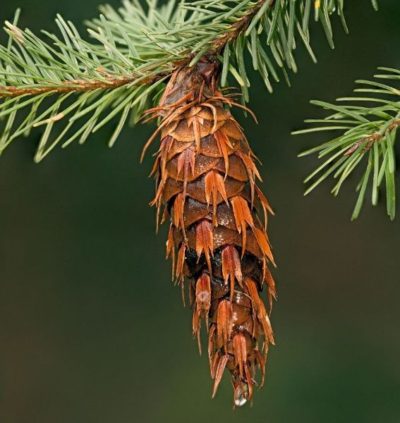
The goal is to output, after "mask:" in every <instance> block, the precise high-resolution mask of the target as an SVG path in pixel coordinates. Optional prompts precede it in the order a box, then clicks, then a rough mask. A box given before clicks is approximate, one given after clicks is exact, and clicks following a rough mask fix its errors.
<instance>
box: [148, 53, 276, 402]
mask: <svg viewBox="0 0 400 423" xmlns="http://www.w3.org/2000/svg"><path fill="white" fill-rule="evenodd" d="M217 74H218V65H217V64H216V63H214V62H213V61H211V60H202V61H200V62H199V63H198V64H197V65H196V66H195V67H193V68H182V69H180V70H178V71H176V72H175V73H174V74H173V75H172V77H171V79H170V81H169V82H168V84H167V87H166V89H165V92H164V94H163V96H162V98H161V100H160V105H159V107H156V108H154V109H151V110H149V112H148V113H149V116H150V117H151V118H152V117H160V118H161V121H160V125H159V127H158V130H157V131H156V132H155V134H154V135H153V136H152V138H151V139H150V140H149V141H148V143H147V145H146V146H145V149H144V151H145V150H146V149H147V147H148V146H149V145H150V143H151V142H152V141H153V140H154V139H155V137H156V136H157V135H158V134H161V143H160V148H159V150H158V152H157V157H156V161H155V164H154V168H153V171H152V174H153V175H155V176H156V179H157V191H156V195H155V198H154V200H153V202H152V204H153V205H155V206H156V207H157V210H158V216H159V215H160V214H161V220H162V221H165V220H166V219H167V218H168V217H169V219H170V229H169V234H168V240H167V257H172V262H173V264H172V266H173V269H172V271H173V277H174V278H176V280H177V282H178V283H179V284H180V285H181V286H182V288H183V287H184V282H185V280H187V281H189V283H190V299H191V305H192V308H193V321H192V327H193V333H194V335H195V336H196V337H197V338H198V342H199V348H200V350H201V342H200V326H201V321H202V319H204V320H205V325H206V329H207V331H208V356H209V362H210V370H211V377H212V379H213V380H214V387H213V393H212V395H213V397H214V395H215V394H216V391H217V388H218V385H219V383H220V381H221V378H222V375H223V373H224V370H225V368H228V369H229V371H230V373H231V376H232V384H233V389H234V404H235V405H236V406H241V405H243V404H245V403H246V402H247V401H248V400H249V399H251V398H252V395H253V387H254V385H255V384H256V382H255V377H256V371H257V368H258V369H259V370H260V373H261V385H262V384H263V383H264V375H265V363H266V358H267V351H268V346H269V344H274V338H273V332H272V328H271V324H270V320H269V317H268V313H267V311H266V307H265V305H264V302H263V301H262V299H261V296H260V293H261V291H262V290H263V286H264V285H265V286H266V290H267V297H268V301H269V308H270V309H271V306H272V300H273V298H275V283H274V280H273V278H272V276H271V273H270V271H269V269H268V266H267V264H268V263H269V262H271V263H274V261H273V256H272V253H271V248H270V244H269V240H268V237H267V235H266V231H265V229H266V220H267V214H268V212H272V211H271V209H270V206H269V204H268V201H267V199H266V198H265V196H264V195H263V194H262V192H261V191H260V189H259V188H258V187H257V185H256V179H257V178H258V179H260V177H259V173H258V171H257V168H256V166H255V164H254V159H255V156H254V154H253V152H252V151H251V149H250V146H249V144H248V142H247V140H246V137H245V135H244V133H243V131H242V129H241V127H240V126H239V124H238V123H237V122H236V120H235V119H234V117H233V116H232V115H231V113H230V111H229V107H230V106H233V105H237V104H236V103H235V102H234V101H233V100H232V97H225V96H223V95H222V94H221V92H220V91H218V89H217V80H218V77H217ZM239 106H240V105H239ZM161 208H162V209H163V210H162V211H161ZM257 210H258V211H262V213H263V215H264V223H261V220H260V218H259V216H258V213H257Z"/></svg>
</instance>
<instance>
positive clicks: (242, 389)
mask: <svg viewBox="0 0 400 423" xmlns="http://www.w3.org/2000/svg"><path fill="white" fill-rule="evenodd" d="M248 397H249V388H248V386H247V383H242V382H241V383H240V384H239V385H238V386H236V388H235V394H234V402H235V405H236V407H242V406H243V405H245V404H246V402H247V400H248Z"/></svg>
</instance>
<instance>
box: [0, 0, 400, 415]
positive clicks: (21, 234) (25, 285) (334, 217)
mask: <svg viewBox="0 0 400 423" xmlns="http://www.w3.org/2000/svg"><path fill="white" fill-rule="evenodd" d="M111 3H112V4H114V5H116V6H118V1H117V0H113V1H112V2H111ZM346 3H348V21H349V24H350V27H351V35H350V36H345V35H344V34H343V32H342V31H341V29H340V28H339V25H337V31H336V50H335V51H331V50H329V49H328V47H327V45H326V43H325V40H324V36H323V34H322V33H321V31H320V29H319V28H316V29H315V31H314V45H315V47H316V51H317V53H318V58H319V64H318V65H313V64H312V63H311V61H310V60H309V59H308V57H307V56H306V54H304V52H301V53H298V59H299V65H300V72H299V75H298V76H294V77H293V78H292V82H293V86H292V88H288V87H286V86H285V85H284V84H283V83H282V84H280V85H278V86H276V90H275V93H274V94H273V95H269V94H268V93H267V92H266V91H265V89H264V88H263V86H262V85H261V83H260V82H259V81H258V79H257V77H255V78H253V81H254V84H253V86H252V90H251V94H252V103H251V106H252V108H253V109H254V111H255V112H256V114H257V115H258V117H259V121H260V124H259V125H258V126H256V125H254V124H253V123H252V122H251V121H250V120H249V119H247V120H246V119H245V118H244V117H243V116H242V115H240V114H238V116H239V119H240V121H241V123H243V125H244V126H245V128H246V131H247V135H248V138H249V140H250V141H251V142H252V145H253V147H254V149H255V151H256V153H257V154H258V156H259V157H260V158H261V159H262V161H263V164H264V166H263V167H262V175H263V177H264V180H265V183H264V188H265V190H266V192H267V194H268V195H269V197H270V200H271V202H272V204H273V206H274V208H275V210H276V217H275V218H273V219H272V220H271V223H270V236H271V240H272V242H273V247H274V251H275V255H276V259H277V262H278V265H279V268H278V269H277V270H276V272H275V275H276V279H277V283H278V289H279V301H278V303H277V304H276V306H275V309H274V313H273V324H274V328H275V332H276V339H277V346H276V347H275V348H273V350H272V352H271V354H270V361H269V364H268V377H267V383H266V387H265V388H264V389H263V390H262V391H261V392H257V393H256V396H255V403H254V406H253V407H252V408H249V407H248V408H245V409H240V410H237V411H236V412H232V410H231V388H230V384H229V382H228V379H227V378H226V380H225V381H224V383H223V386H222V389H221V390H220V392H219V394H218V396H217V398H216V399H215V400H213V401H212V400H211V399H210V380H209V375H208V365H207V359H206V357H205V356H203V357H201V358H199V357H198V353H197V350H196V345H195V343H194V342H193V340H192V337H191V332H190V320H191V319H190V312H189V310H188V309H184V308H183V307H182V305H181V300H180V292H179V290H178V289H177V288H174V287H173V286H172V285H171V283H170V264H169V263H167V262H165V261H164V244H165V232H164V231H163V232H162V233H161V234H160V235H159V236H156V235H155V233H154V211H153V210H150V209H149V208H148V202H149V200H150V199H151V197H152V192H153V182H152V181H151V180H149V179H148V178H147V174H148V172H149V170H150V166H151V160H150V156H149V157H147V159H146V161H145V163H144V164H143V165H139V154H140V150H141V148H142V146H143V144H144V142H145V140H146V139H147V137H148V136H149V134H150V133H151V132H152V130H153V128H152V127H151V126H138V127H136V128H133V129H132V128H127V129H126V130H124V132H123V133H122V135H121V136H120V139H119V142H118V143H117V144H116V146H115V147H114V148H113V149H111V150H110V149H109V148H108V147H107V146H106V144H105V141H106V140H107V136H109V135H110V133H111V131H112V128H111V127H108V128H107V129H106V130H104V131H103V132H102V133H100V134H98V135H96V136H93V137H92V138H91V139H90V140H89V141H88V142H87V144H85V145H84V146H78V145H74V146H71V147H70V148H69V149H67V150H63V151H61V150H56V151H55V152H54V153H52V154H51V155H50V157H49V158H47V159H46V160H45V161H44V162H42V163H41V164H39V165H35V164H34V163H33V161H32V156H33V151H34V148H35V145H36V143H37V142H38V137H39V134H40V132H36V133H35V134H33V135H32V136H31V137H30V139H26V140H25V139H23V140H20V141H19V142H16V143H15V144H14V145H13V146H12V147H11V148H10V149H9V150H8V151H6V153H5V154H4V156H3V157H2V158H1V162H0V234H1V235H0V422H1V423H127V422H136V421H137V422H142V423H147V422H166V423H169V422H177V423H179V422H196V423H197V422H204V421H208V422H217V421H218V422H221V423H222V422H228V421H229V422H230V421H233V422H250V421H252V422H270V423H287V422H289V423H291V422H297V423H303V422H304V423H313V422H318V423H320V422H321V423H322V422H323V423H330V422H332V423H333V422H335V423H336V422H351V423H356V422H374V423H375V422H383V423H395V422H400V363H399V357H400V339H399V321H400V318H399V305H398V303H399V294H400V283H399V282H400V278H399V245H400V235H399V225H400V220H396V221H395V222H393V223H391V222H390V221H389V220H388V219H387V218H386V215H385V210H384V201H382V202H381V205H380V206H379V207H377V208H374V209H373V208H371V207H370V206H369V205H368V206H367V207H366V208H365V209H364V211H363V213H362V215H361V217H360V219H359V221H357V222H356V223H350V221H349V218H350V212H351V208H352V206H353V203H354V201H355V194H354V186H355V183H356V180H352V181H351V184H349V185H347V186H346V188H345V189H344V191H343V192H342V194H341V195H340V196H339V198H338V199H334V198H333V197H331V196H330V195H329V184H325V185H323V186H322V187H321V188H320V189H319V190H317V191H316V192H315V193H314V194H312V195H311V196H310V197H307V198H303V195H302V193H303V186H302V182H301V181H302V179H303V178H304V177H305V175H306V174H307V172H309V171H310V170H311V168H312V167H313V166H315V164H316V160H315V158H307V159H297V158H296V155H297V154H298V153H299V152H300V151H301V150H302V149H304V148H305V147H309V146H311V145H313V144H314V143H316V142H318V137H303V138H300V137H296V138H295V137H291V136H290V135H289V133H290V130H292V129H295V128H299V127H301V126H302V120H303V119H304V118H305V117H310V116H313V115H315V114H316V113H318V111H317V110H314V109H313V108H312V107H310V105H309V103H308V100H309V99H311V98H320V99H327V100H333V99H334V98H335V97H337V96H342V95H347V94H350V91H351V89H352V87H353V81H354V80H355V79H356V78H360V77H361V78H369V77H371V75H372V74H373V72H374V69H375V67H377V66H379V65H386V66H393V67H395V66H397V67H399V66H400V54H399V53H400V27H399V22H400V21H399V19H400V4H399V2H398V0H387V1H381V11H380V12H379V13H375V12H373V11H372V9H371V8H370V7H369V2H368V1H367V0H363V1H361V0H358V1H347V2H346ZM17 6H21V7H22V8H23V19H22V23H23V25H24V26H25V25H26V26H29V27H30V28H32V29H34V30H39V29H40V28H44V27H45V28H51V29H52V28H54V24H53V22H52V20H53V17H54V15H55V13H56V12H61V13H62V14H63V15H64V16H65V17H67V18H69V19H72V20H73V21H75V22H82V21H83V20H84V19H86V18H90V17H92V16H94V15H95V13H97V11H96V7H97V0H85V1H82V0H69V1H62V2H54V1H51V0H1V6H0V19H1V20H2V21H3V20H5V19H8V18H10V17H11V15H12V13H13V10H14V9H15V8H16V7H17Z"/></svg>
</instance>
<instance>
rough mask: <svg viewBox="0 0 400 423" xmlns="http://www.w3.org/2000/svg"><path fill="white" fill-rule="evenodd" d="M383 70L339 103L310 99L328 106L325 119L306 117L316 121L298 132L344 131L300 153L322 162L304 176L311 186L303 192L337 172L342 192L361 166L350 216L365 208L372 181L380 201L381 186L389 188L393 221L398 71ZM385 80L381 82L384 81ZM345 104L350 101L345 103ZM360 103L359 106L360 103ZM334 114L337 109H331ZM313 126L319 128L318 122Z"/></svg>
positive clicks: (388, 205)
mask: <svg viewBox="0 0 400 423" xmlns="http://www.w3.org/2000/svg"><path fill="white" fill-rule="evenodd" d="M379 70H380V71H381V73H379V74H377V75H375V78H376V80H373V81H366V80H359V81H356V82H357V83H358V84H359V86H360V87H359V88H357V89H355V92H357V93H360V94H361V95H359V96H355V97H344V98H339V99H337V101H338V102H339V103H335V104H330V103H325V102H322V101H312V104H314V105H316V106H319V107H322V108H323V109H325V110H328V111H329V112H330V113H331V114H329V115H328V116H327V117H326V118H324V119H308V120H306V122H308V123H310V124H312V125H313V127H311V128H308V129H303V130H300V131H296V132H294V134H310V133H313V132H320V131H341V132H342V133H341V135H339V136H337V137H334V138H333V139H330V140H329V141H327V142H325V143H324V144H322V145H318V146H317V147H314V148H312V149H310V150H308V151H305V152H304V153H302V154H301V155H300V156H305V155H308V154H313V153H318V157H319V158H320V159H323V160H324V161H323V163H322V164H321V165H320V166H319V167H318V168H317V169H316V170H315V171H314V172H312V173H311V174H310V175H309V176H308V177H307V178H306V180H305V182H306V183H311V185H310V186H309V187H308V189H307V190H306V192H305V194H308V193H309V192H311V191H312V190H313V189H314V188H315V187H317V186H318V185H319V184H320V183H321V182H322V181H324V180H325V179H326V178H328V176H331V175H333V177H334V179H336V181H337V182H336V184H335V185H334V187H333V189H332V193H333V194H334V195H335V196H336V195H338V194H339V191H340V188H341V187H342V184H343V183H344V182H345V181H346V180H347V179H348V178H349V177H350V175H352V174H353V173H354V172H355V170H356V169H362V171H361V174H362V176H361V179H360V182H359V184H358V185H357V191H358V196H357V201H356V205H355V208H354V211H353V215H352V219H353V220H354V219H356V218H357V217H358V216H359V214H360V211H361V208H362V205H363V203H364V198H365V195H366V192H367V188H368V185H369V186H370V188H371V201H372V204H373V205H376V204H377V203H378V196H379V191H380V189H381V187H382V185H384V186H385V190H386V209H387V213H388V215H389V217H390V218H391V219H392V220H393V219H394V217H395V211H396V190H395V171H396V162H395V153H394V146H395V142H396V135H397V130H398V128H399V126H400V86H399V82H400V70H398V69H392V68H379ZM380 81H383V82H380ZM343 103H349V104H344V105H343ZM360 104H361V105H360ZM332 112H333V113H332ZM314 125H315V126H314Z"/></svg>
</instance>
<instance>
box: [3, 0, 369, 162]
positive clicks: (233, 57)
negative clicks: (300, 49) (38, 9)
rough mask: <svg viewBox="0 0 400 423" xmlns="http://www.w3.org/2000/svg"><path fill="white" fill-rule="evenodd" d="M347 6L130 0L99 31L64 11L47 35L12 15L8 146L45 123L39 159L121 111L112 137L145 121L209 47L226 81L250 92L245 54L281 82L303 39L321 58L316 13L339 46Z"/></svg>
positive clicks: (103, 18)
mask: <svg viewBox="0 0 400 423" xmlns="http://www.w3.org/2000/svg"><path fill="white" fill-rule="evenodd" d="M373 4H375V2H374V1H373ZM375 6H376V4H375ZM362 7H364V6H362ZM343 8H344V0H320V1H319V0H317V1H312V0H275V1H273V0H258V1H249V0H218V1H216V0H196V1H192V2H185V1H180V2H177V1H174V0H170V1H169V2H168V3H167V4H166V5H164V6H158V5H157V3H156V1H154V0H147V4H146V5H145V7H143V6H142V5H141V3H140V2H139V1H137V0H132V1H128V0H126V1H124V2H123V6H122V7H121V8H120V9H118V10H117V11H116V10H114V9H113V8H112V7H110V6H103V7H102V8H101V15H100V17H99V18H97V19H95V20H93V21H90V22H88V23H87V27H88V32H89V36H90V37H91V41H87V40H86V39H84V38H82V37H81V35H80V34H79V32H78V30H77V29H76V27H75V26H74V25H73V24H72V23H71V22H66V21H65V20H64V19H63V18H62V17H61V16H58V17H57V19H56V22H57V25H58V28H59V32H60V35H58V36H56V35H54V34H50V33H48V32H46V31H43V34H42V37H41V38H39V37H38V36H36V35H35V34H33V33H32V32H31V31H29V29H26V30H21V29H20V28H18V27H17V22H18V15H19V12H17V14H16V17H15V19H14V21H13V22H12V23H9V22H6V25H5V30H6V31H7V33H8V35H9V41H8V43H7V45H5V46H0V99H1V98H2V100H0V119H2V120H3V122H4V125H3V129H2V135H1V138H0V154H1V153H2V152H3V151H4V149H5V148H6V147H7V146H8V145H10V144H11V143H12V141H14V140H15V139H17V138H18V137H20V136H21V135H28V134H29V133H30V131H31V129H32V128H34V127H37V126H42V127H43V135H42V137H41V140H40V142H39V146H38V149H37V153H36V156H35V160H36V161H40V160H41V159H42V158H43V157H45V156H46V155H47V154H48V153H49V152H50V151H51V150H52V149H53V148H54V147H55V146H57V145H58V144H60V145H62V146H63V147H65V146H67V145H69V144H70V143H72V142H74V141H78V142H79V143H83V142H85V141H86V139H87V138H88V136H89V135H90V134H91V133H93V132H95V131H97V130H98V129H99V128H101V127H102V126H103V125H105V124H106V123H108V122H109V121H110V120H111V119H112V118H117V119H118V124H117V126H116V129H115V132H114V134H113V136H112V137H111V139H110V141H109V145H110V146H111V145H113V144H114V142H115V140H116V139H117V137H118V135H119V133H120V132H121V130H122V128H123V127H124V125H125V123H126V122H127V121H131V122H136V121H137V120H138V119H139V118H140V116H141V114H142V112H143V111H144V110H145V109H146V108H148V107H152V106H153V105H154V104H155V102H156V100H157V98H159V96H160V94H161V92H162V89H163V86H164V84H163V81H164V80H165V78H168V76H169V75H170V74H171V72H172V71H173V70H174V69H175V68H176V67H178V66H181V65H193V64H195V63H196V62H197V61H198V60H199V59H200V58H201V57H202V56H204V55H210V54H211V55H216V57H217V58H218V59H219V60H221V63H222V66H223V69H222V84H226V83H227V79H228V77H229V75H231V77H232V76H233V78H234V79H235V80H236V81H237V83H238V84H239V85H240V87H241V89H242V92H243V99H244V101H248V99H249V95H248V87H249V85H250V82H249V80H248V77H247V69H246V68H247V66H246V62H247V60H246V55H249V56H250V58H251V60H250V62H251V64H252V66H253V68H254V69H255V70H257V71H258V72H259V73H260V75H261V77H262V79H263V80H264V82H265V85H266V87H267V88H268V90H269V91H272V83H271V82H272V81H279V79H280V77H281V75H284V77H285V78H286V79H287V71H288V70H291V71H294V72H296V71H297V65H296V61H295V58H294V50H295V49H296V47H297V45H298V44H299V43H303V44H304V45H305V47H306V49H307V50H308V51H309V53H310V55H311V57H312V59H313V60H315V56H314V54H313V52H312V49H311V45H310V32H309V27H310V22H311V21H312V20H315V21H318V22H320V23H321V25H322V27H323V29H324V31H325V34H326V37H327V39H328V42H329V44H330V45H331V46H332V47H333V34H332V25H331V15H332V14H334V13H336V14H337V15H338V16H339V17H340V19H341V21H342V23H343V26H344V28H345V29H347V26H346V22H345V19H344V13H343Z"/></svg>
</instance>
